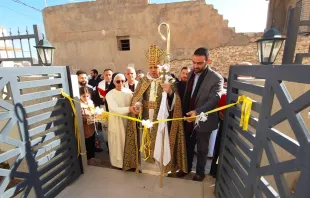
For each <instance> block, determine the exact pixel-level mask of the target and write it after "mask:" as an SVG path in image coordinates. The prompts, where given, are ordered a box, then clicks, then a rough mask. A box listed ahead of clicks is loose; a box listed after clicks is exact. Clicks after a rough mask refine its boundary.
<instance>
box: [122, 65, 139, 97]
mask: <svg viewBox="0 0 310 198" xmlns="http://www.w3.org/2000/svg"><path fill="white" fill-rule="evenodd" d="M125 76H126V79H127V81H126V82H125V84H124V86H125V88H127V89H130V90H131V91H132V92H134V91H135V89H136V87H137V85H138V81H137V80H136V77H137V74H136V70H135V69H134V68H132V67H127V69H126V71H125Z"/></svg>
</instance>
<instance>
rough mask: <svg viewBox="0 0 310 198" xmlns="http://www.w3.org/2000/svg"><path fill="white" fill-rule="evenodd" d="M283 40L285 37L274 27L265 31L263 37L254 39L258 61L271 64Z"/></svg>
mask: <svg viewBox="0 0 310 198" xmlns="http://www.w3.org/2000/svg"><path fill="white" fill-rule="evenodd" d="M284 40H285V38H284V37H282V35H281V33H280V32H279V30H277V29H275V28H271V29H269V30H268V31H267V32H265V33H264V35H263V37H262V38H261V39H259V40H257V41H256V42H257V50H258V59H259V62H260V63H261V64H263V65H271V64H273V63H274V61H275V60H276V57H277V55H278V53H279V51H280V49H281V46H282V44H283V41H284Z"/></svg>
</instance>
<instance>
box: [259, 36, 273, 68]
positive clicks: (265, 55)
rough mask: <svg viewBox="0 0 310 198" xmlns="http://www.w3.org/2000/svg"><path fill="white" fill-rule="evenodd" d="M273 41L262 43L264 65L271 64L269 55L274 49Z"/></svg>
mask: <svg viewBox="0 0 310 198" xmlns="http://www.w3.org/2000/svg"><path fill="white" fill-rule="evenodd" d="M272 43H273V40H267V41H262V53H263V60H262V62H263V63H268V62H269V55H270V51H271V48H272Z"/></svg>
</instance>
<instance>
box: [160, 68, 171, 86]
mask: <svg viewBox="0 0 310 198" xmlns="http://www.w3.org/2000/svg"><path fill="white" fill-rule="evenodd" d="M161 74H162V75H163V79H162V83H163V84H164V83H165V81H166V78H167V76H166V75H169V74H170V73H169V72H167V71H166V69H165V68H163V69H162V72H161Z"/></svg>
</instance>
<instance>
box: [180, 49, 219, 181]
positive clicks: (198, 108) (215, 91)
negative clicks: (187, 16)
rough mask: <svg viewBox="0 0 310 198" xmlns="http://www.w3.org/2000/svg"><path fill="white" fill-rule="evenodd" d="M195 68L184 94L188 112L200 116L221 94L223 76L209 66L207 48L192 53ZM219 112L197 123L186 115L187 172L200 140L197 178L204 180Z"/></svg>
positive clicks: (182, 174)
mask: <svg viewBox="0 0 310 198" xmlns="http://www.w3.org/2000/svg"><path fill="white" fill-rule="evenodd" d="M192 60H193V71H191V72H190V73H189V74H188V80H187V83H186V89H185V93H184V98H183V109H184V112H187V113H186V114H185V116H187V117H192V116H197V115H199V114H200V113H204V112H207V111H210V110H212V109H215V108H216V107H217V104H218V102H219V100H220V98H221V94H222V90H223V78H222V76H221V75H220V74H218V73H217V72H215V71H213V70H212V69H211V68H210V67H209V65H208V64H209V63H210V59H209V52H208V49H206V48H198V49H197V50H196V51H195V52H194V55H193V57H192ZM218 120H219V118H218V113H211V114H209V115H208V120H207V121H205V122H199V126H196V127H195V126H194V123H193V122H194V121H195V118H186V121H187V122H186V123H185V136H186V146H187V166H188V172H190V171H191V169H192V163H193V158H194V149H195V145H196V143H197V165H196V175H195V176H194V178H193V180H194V181H203V179H204V177H205V165H206V162H207V155H208V146H209V139H210V135H211V133H212V131H213V130H215V129H217V128H218ZM186 174H187V173H184V172H183V171H179V172H178V174H177V176H178V177H184V176H185V175H186Z"/></svg>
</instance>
